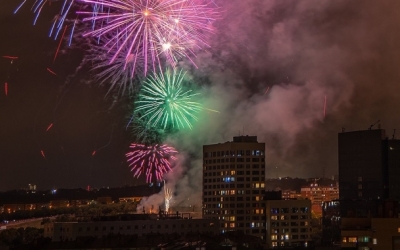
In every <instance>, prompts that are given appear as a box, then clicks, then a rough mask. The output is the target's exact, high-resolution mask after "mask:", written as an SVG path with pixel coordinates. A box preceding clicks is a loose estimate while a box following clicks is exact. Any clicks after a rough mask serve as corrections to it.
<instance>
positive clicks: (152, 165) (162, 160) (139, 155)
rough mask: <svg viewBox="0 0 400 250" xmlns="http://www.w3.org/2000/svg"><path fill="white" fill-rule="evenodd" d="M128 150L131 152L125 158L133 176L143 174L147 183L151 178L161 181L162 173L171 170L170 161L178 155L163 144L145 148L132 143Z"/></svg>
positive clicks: (171, 148) (145, 146)
mask: <svg viewBox="0 0 400 250" xmlns="http://www.w3.org/2000/svg"><path fill="white" fill-rule="evenodd" d="M129 148H130V149H131V151H130V152H128V153H127V154H126V157H127V161H128V163H129V167H131V171H132V172H133V176H134V177H139V176H140V175H141V174H145V175H146V182H148V183H150V182H152V181H153V178H154V179H156V180H158V181H161V180H162V179H163V175H164V173H167V172H168V171H170V170H171V160H176V157H175V156H174V155H175V154H177V153H178V152H177V151H176V150H175V148H173V147H170V146H168V145H165V144H163V145H159V144H155V145H150V146H147V145H144V144H136V143H132V144H131V145H130V146H129Z"/></svg>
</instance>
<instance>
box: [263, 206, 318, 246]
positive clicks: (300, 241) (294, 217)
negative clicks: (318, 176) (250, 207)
mask: <svg viewBox="0 0 400 250" xmlns="http://www.w3.org/2000/svg"><path fill="white" fill-rule="evenodd" d="M264 202H265V211H266V221H265V223H266V229H267V234H266V244H267V247H268V248H281V247H294V246H302V247H308V246H310V244H311V241H312V239H311V233H312V231H311V201H310V200H266V201H264Z"/></svg>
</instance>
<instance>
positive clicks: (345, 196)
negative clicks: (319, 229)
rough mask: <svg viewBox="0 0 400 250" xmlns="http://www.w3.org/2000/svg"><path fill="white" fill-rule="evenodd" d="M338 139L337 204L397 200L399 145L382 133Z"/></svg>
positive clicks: (344, 135) (353, 134)
mask: <svg viewBox="0 0 400 250" xmlns="http://www.w3.org/2000/svg"><path fill="white" fill-rule="evenodd" d="M338 139H339V145H338V146H339V197H340V200H352V199H367V200H375V199H388V198H395V197H399V198H400V184H399V182H398V181H397V178H398V176H399V174H400V141H399V140H395V139H394V138H392V139H389V138H388V137H387V136H386V133H385V130H383V129H374V130H364V131H353V132H342V133H339V135H338Z"/></svg>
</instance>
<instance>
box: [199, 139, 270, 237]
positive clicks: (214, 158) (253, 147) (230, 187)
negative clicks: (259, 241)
mask: <svg viewBox="0 0 400 250" xmlns="http://www.w3.org/2000/svg"><path fill="white" fill-rule="evenodd" d="M264 151H265V143H259V142H257V136H237V137H234V138H233V141H232V142H225V143H219V144H213V145H204V146H203V211H202V212H203V218H206V219H217V220H219V221H220V228H221V231H222V232H227V231H241V232H243V233H245V234H250V235H253V236H257V237H260V238H264V237H265V233H266V231H265V214H264V205H263V203H262V202H261V200H262V198H263V196H264V193H265V155H264Z"/></svg>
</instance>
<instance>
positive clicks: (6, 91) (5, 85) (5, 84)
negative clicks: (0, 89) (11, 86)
mask: <svg viewBox="0 0 400 250" xmlns="http://www.w3.org/2000/svg"><path fill="white" fill-rule="evenodd" d="M4 93H5V94H6V96H8V83H7V82H5V83H4Z"/></svg>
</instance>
